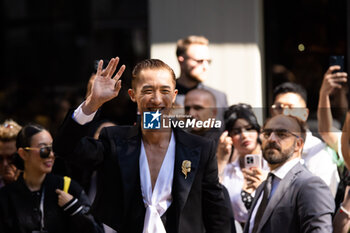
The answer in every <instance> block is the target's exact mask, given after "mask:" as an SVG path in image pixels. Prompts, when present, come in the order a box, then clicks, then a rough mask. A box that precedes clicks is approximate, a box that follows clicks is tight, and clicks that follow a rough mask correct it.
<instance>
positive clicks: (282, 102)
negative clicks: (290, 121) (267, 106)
mask: <svg viewBox="0 0 350 233" xmlns="http://www.w3.org/2000/svg"><path fill="white" fill-rule="evenodd" d="M279 114H283V115H286V116H288V115H290V116H295V117H298V118H299V119H301V120H303V121H304V122H306V120H307V118H308V115H309V109H308V108H307V107H306V103H305V101H304V100H303V98H301V96H300V95H298V94H296V93H292V92H287V93H282V94H279V95H277V96H276V98H275V102H274V103H273V105H272V108H271V116H276V115H279Z"/></svg>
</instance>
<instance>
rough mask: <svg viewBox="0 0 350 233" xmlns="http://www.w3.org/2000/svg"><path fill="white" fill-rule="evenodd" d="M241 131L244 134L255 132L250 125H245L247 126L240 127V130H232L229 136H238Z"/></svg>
mask: <svg viewBox="0 0 350 233" xmlns="http://www.w3.org/2000/svg"><path fill="white" fill-rule="evenodd" d="M243 131H245V132H253V131H255V132H256V131H257V130H256V129H255V128H254V127H253V126H251V125H247V126H244V127H241V128H233V129H232V130H231V132H230V135H231V136H234V135H238V134H241V133H243Z"/></svg>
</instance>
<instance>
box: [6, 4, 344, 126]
mask: <svg viewBox="0 0 350 233" xmlns="http://www.w3.org/2000/svg"><path fill="white" fill-rule="evenodd" d="M349 12H350V3H349V1H346V0H332V1H331V0H284V1H279V0H235V1H232V0H217V1H212V0H176V1H170V0H168V1H164V0H148V1H147V0H99V1H97V0H84V1H82V0H75V1H71V0H51V1H44V0H30V1H29V0H1V16H0V17H1V21H0V23H1V29H2V30H1V32H0V33H1V36H0V40H1V41H0V49H1V53H0V59H1V64H2V65H1V67H2V69H1V74H0V77H1V85H0V120H1V121H3V120H5V119H7V118H12V119H14V120H16V121H18V122H19V123H20V124H24V123H27V122H29V121H35V122H38V123H41V124H43V125H44V126H46V127H47V128H49V129H50V130H51V132H52V133H54V132H55V130H56V129H57V127H58V125H59V124H60V123H61V121H62V120H63V117H64V115H65V114H66V112H67V111H68V109H69V108H72V107H76V106H77V105H78V104H79V103H80V102H81V101H82V100H83V99H84V96H85V92H86V86H87V83H88V80H89V78H90V76H91V74H92V73H93V72H94V69H95V66H94V64H95V63H94V62H95V60H99V59H110V58H111V57H115V56H119V57H120V58H121V63H123V64H125V65H126V66H127V70H126V72H125V73H124V75H123V78H122V80H123V89H122V91H121V94H120V95H119V96H118V97H117V98H116V99H114V100H112V101H111V102H110V103H108V104H106V105H105V106H104V109H103V110H102V113H101V114H103V115H104V116H105V117H106V118H111V119H114V120H116V121H117V122H118V123H119V124H132V123H133V122H134V121H135V117H136V114H135V113H136V106H135V104H133V103H132V102H131V101H130V100H129V97H128V96H127V92H126V91H127V89H128V88H129V87H130V76H131V71H132V67H133V66H134V65H135V64H136V63H137V62H138V61H140V60H143V59H146V58H149V57H152V58H160V59H162V60H164V61H165V62H166V63H168V64H169V65H170V66H171V67H173V68H174V70H175V71H176V74H177V75H178V74H179V68H178V64H177V61H176V56H175V47H176V46H175V44H176V41H177V40H178V39H179V38H181V37H185V36H188V35H192V34H196V35H204V36H206V37H207V38H208V39H209V40H210V50H211V56H212V58H213V63H212V66H211V70H210V75H209V78H208V80H206V81H205V82H206V83H207V84H208V85H210V86H212V87H215V88H217V89H219V90H222V91H224V92H225V93H226V94H227V96H228V101H229V104H234V103H238V102H245V103H249V104H251V105H252V106H254V107H256V108H261V107H268V106H270V105H271V104H272V103H271V101H272V90H273V88H274V87H275V86H276V85H278V84H279V83H281V82H283V81H287V80H289V81H294V82H297V83H299V84H302V85H303V86H304V87H305V88H306V89H307V91H308V97H309V98H308V106H309V108H310V109H311V116H310V117H311V118H315V117H316V108H317V102H318V92H319V88H320V86H321V82H322V78H323V73H324V72H325V71H326V70H327V69H328V65H329V56H330V55H344V56H345V61H346V67H349V65H348V59H347V57H348V55H349V54H350V52H349V46H348V44H349V42H348V38H349V35H350V28H349V25H350V24H349V22H350V16H349ZM334 98H335V99H336V97H334ZM334 114H335V118H339V119H342V117H343V114H344V112H342V111H336V110H335V112H334ZM266 115H267V111H262V117H266Z"/></svg>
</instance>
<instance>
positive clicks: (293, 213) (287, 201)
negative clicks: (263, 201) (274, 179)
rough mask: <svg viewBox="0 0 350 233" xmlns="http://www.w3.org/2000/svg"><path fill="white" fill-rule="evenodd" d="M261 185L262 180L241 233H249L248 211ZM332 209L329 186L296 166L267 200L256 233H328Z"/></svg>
mask: <svg viewBox="0 0 350 233" xmlns="http://www.w3.org/2000/svg"><path fill="white" fill-rule="evenodd" d="M264 184H265V181H264V182H263V183H262V184H261V185H260V186H259V187H258V189H257V190H256V194H255V198H254V200H253V203H252V207H251V209H250V213H249V218H248V221H247V223H246V225H245V228H244V233H248V230H249V221H250V218H251V212H252V211H253V210H254V208H255V206H256V203H257V201H258V199H259V196H260V194H261V192H262V191H263V187H264ZM334 208H335V206H334V199H333V195H332V193H331V191H330V190H329V188H328V186H327V185H326V184H325V183H324V182H323V181H322V180H321V179H320V178H319V177H317V176H314V175H312V174H311V173H310V172H309V171H308V170H307V169H306V168H305V167H304V166H303V165H301V164H300V163H297V164H296V165H295V166H294V167H293V168H292V169H291V170H290V171H289V172H288V173H287V175H286V176H285V177H284V178H283V179H282V180H281V181H280V183H279V185H278V187H277V189H276V191H275V192H274V194H273V196H272V197H271V198H270V200H269V203H268V205H267V207H266V209H265V212H264V215H263V217H262V218H261V220H260V224H259V228H258V231H257V232H266V233H280V232H284V233H297V232H303V233H306V232H324V233H326V232H329V233H331V232H332V214H333V212H334Z"/></svg>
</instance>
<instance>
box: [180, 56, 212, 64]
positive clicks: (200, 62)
mask: <svg viewBox="0 0 350 233" xmlns="http://www.w3.org/2000/svg"><path fill="white" fill-rule="evenodd" d="M186 58H187V59H191V60H193V61H195V62H197V63H198V64H203V63H204V62H205V61H206V62H208V64H209V65H210V64H211V59H195V58H193V57H189V56H186Z"/></svg>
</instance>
